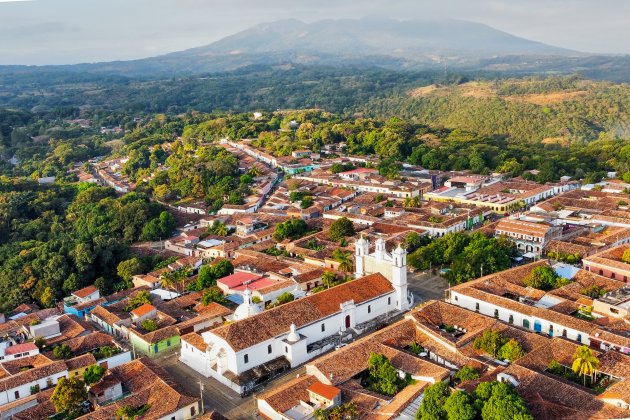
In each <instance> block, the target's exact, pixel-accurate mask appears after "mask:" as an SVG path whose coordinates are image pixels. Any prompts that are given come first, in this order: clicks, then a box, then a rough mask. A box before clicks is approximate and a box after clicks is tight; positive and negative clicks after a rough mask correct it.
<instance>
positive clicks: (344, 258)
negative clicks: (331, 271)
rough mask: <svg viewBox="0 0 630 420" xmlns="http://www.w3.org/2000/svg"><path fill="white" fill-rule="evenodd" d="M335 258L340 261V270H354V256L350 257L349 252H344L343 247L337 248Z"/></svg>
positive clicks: (334, 252)
mask: <svg viewBox="0 0 630 420" xmlns="http://www.w3.org/2000/svg"><path fill="white" fill-rule="evenodd" d="M332 257H333V260H335V261H337V262H338V263H339V270H340V271H344V272H346V273H348V272H350V271H352V268H353V267H354V264H353V262H352V258H350V253H349V252H344V251H342V250H341V249H339V248H337V249H335V250H334V251H333V255H332Z"/></svg>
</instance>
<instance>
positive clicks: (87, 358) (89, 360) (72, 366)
mask: <svg viewBox="0 0 630 420" xmlns="http://www.w3.org/2000/svg"><path fill="white" fill-rule="evenodd" d="M94 364H96V359H95V358H94V356H93V355H92V353H86V354H84V355H82V356H78V357H74V358H72V359H69V360H66V366H67V367H68V371H73V370H77V369H82V368H85V367H88V366H90V365H94Z"/></svg>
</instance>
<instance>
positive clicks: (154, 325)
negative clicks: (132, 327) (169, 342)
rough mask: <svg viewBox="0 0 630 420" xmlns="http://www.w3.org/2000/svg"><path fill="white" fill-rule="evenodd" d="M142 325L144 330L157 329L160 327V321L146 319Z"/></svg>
mask: <svg viewBox="0 0 630 420" xmlns="http://www.w3.org/2000/svg"><path fill="white" fill-rule="evenodd" d="M140 325H141V326H142V329H143V330H145V331H148V332H152V331H155V330H157V329H158V328H159V325H158V323H157V322H155V321H154V320H152V319H145V320H143V321H142V322H141V323H140Z"/></svg>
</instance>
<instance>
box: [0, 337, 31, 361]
mask: <svg viewBox="0 0 630 420" xmlns="http://www.w3.org/2000/svg"><path fill="white" fill-rule="evenodd" d="M37 354H39V348H38V347H37V346H36V345H35V343H33V342H26V343H22V344H14V345H11V342H10V341H0V363H4V362H8V361H11V360H15V359H19V358H21V357H30V356H35V355H37Z"/></svg>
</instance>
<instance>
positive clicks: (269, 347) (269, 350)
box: [267, 344, 271, 354]
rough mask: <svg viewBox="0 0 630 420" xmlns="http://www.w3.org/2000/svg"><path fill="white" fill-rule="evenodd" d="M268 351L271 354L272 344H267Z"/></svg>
mask: <svg viewBox="0 0 630 420" xmlns="http://www.w3.org/2000/svg"><path fill="white" fill-rule="evenodd" d="M267 353H269V354H271V344H269V345H268V346H267Z"/></svg>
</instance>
